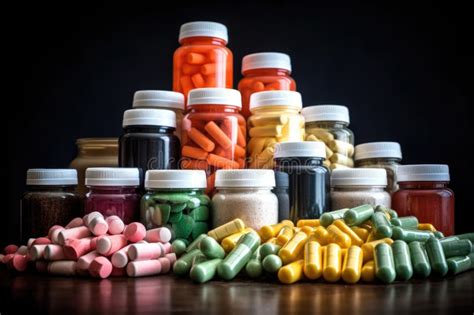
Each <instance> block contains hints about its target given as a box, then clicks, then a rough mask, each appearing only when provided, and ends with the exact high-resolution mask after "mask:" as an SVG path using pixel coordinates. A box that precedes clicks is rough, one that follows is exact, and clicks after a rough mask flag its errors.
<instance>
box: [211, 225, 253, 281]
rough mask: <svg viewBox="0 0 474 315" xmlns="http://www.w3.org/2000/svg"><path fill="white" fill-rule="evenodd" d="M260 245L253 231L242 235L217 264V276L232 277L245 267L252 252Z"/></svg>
mask: <svg viewBox="0 0 474 315" xmlns="http://www.w3.org/2000/svg"><path fill="white" fill-rule="evenodd" d="M258 245H260V237H259V236H258V235H257V234H256V233H253V232H250V233H247V234H245V235H243V236H242V237H241V238H240V239H239V241H238V242H237V244H236V245H235V247H234V249H232V251H231V252H230V253H229V254H228V255H227V256H226V257H225V258H224V260H223V261H222V262H221V263H220V264H219V265H218V266H217V273H218V275H219V277H221V278H223V279H225V280H230V279H233V278H234V277H235V276H236V275H237V274H238V273H239V272H240V271H241V270H242V268H244V267H245V265H246V264H247V262H248V261H249V260H250V257H251V256H252V254H253V252H254V251H255V250H256V249H257V247H258Z"/></svg>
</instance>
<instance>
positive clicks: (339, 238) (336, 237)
mask: <svg viewBox="0 0 474 315" xmlns="http://www.w3.org/2000/svg"><path fill="white" fill-rule="evenodd" d="M326 230H327V231H328V237H329V240H330V242H332V243H336V244H338V245H339V246H341V247H342V248H349V246H351V238H350V237H349V235H347V234H346V233H344V232H342V231H341V230H340V229H339V228H338V227H337V226H335V225H334V224H331V225H330V226H328V228H327V229H326Z"/></svg>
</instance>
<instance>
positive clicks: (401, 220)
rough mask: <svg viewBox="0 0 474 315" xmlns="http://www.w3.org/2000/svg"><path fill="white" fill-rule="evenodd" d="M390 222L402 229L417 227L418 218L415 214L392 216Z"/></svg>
mask: <svg viewBox="0 0 474 315" xmlns="http://www.w3.org/2000/svg"><path fill="white" fill-rule="evenodd" d="M390 223H391V224H392V225H394V226H399V227H401V228H403V229H417V228H418V218H417V217H415V216H407V217H398V218H392V219H391V220H390Z"/></svg>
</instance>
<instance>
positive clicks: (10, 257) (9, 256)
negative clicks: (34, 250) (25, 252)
mask: <svg viewBox="0 0 474 315" xmlns="http://www.w3.org/2000/svg"><path fill="white" fill-rule="evenodd" d="M13 256H15V254H6V255H5V256H3V258H2V262H3V263H4V264H5V265H7V264H8V263H9V262H10V260H12V259H13Z"/></svg>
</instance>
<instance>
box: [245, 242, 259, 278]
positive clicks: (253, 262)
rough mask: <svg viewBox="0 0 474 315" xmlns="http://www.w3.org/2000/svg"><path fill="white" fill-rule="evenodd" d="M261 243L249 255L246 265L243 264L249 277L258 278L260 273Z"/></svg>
mask: <svg viewBox="0 0 474 315" xmlns="http://www.w3.org/2000/svg"><path fill="white" fill-rule="evenodd" d="M261 247H262V245H260V246H259V247H258V248H257V249H256V250H255V251H254V252H253V254H252V257H250V260H249V261H248V263H247V265H245V272H246V273H247V275H248V276H249V277H250V278H258V277H260V276H261V275H262V272H263V270H262V256H261V253H260V249H261Z"/></svg>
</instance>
